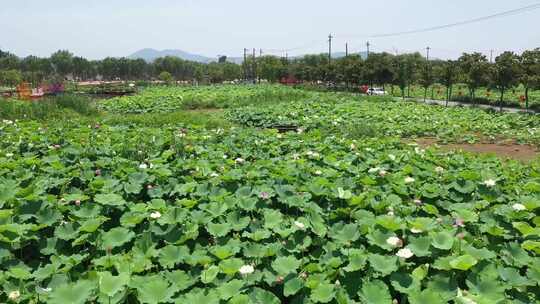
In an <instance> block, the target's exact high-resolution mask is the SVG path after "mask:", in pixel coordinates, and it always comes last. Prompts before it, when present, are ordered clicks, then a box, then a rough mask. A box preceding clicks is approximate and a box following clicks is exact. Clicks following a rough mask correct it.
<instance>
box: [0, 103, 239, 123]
mask: <svg viewBox="0 0 540 304" xmlns="http://www.w3.org/2000/svg"><path fill="white" fill-rule="evenodd" d="M0 119H8V120H37V121H42V122H44V121H47V122H51V123H54V122H55V121H65V120H72V121H77V123H80V124H92V125H94V124H108V125H135V126H145V127H161V126H166V125H177V124H180V125H194V126H200V127H205V128H223V127H228V126H230V125H231V123H229V122H228V121H226V120H225V119H224V118H223V113H222V110H218V109H200V110H182V111H176V112H171V113H160V114H158V113H145V114H113V113H106V112H103V111H99V110H98V109H97V108H96V103H95V100H94V99H92V98H89V97H86V96H78V95H63V96H56V97H49V98H46V99H41V100H37V101H22V100H15V99H9V100H8V99H0Z"/></svg>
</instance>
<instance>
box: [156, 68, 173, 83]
mask: <svg viewBox="0 0 540 304" xmlns="http://www.w3.org/2000/svg"><path fill="white" fill-rule="evenodd" d="M159 80H161V81H164V82H166V83H171V82H172V81H173V76H172V75H171V73H169V72H167V71H163V72H161V73H159Z"/></svg>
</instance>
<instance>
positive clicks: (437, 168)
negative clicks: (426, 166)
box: [435, 167, 444, 174]
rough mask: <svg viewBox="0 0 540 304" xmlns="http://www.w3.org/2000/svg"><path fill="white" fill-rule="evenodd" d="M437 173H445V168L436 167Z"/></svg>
mask: <svg viewBox="0 0 540 304" xmlns="http://www.w3.org/2000/svg"><path fill="white" fill-rule="evenodd" d="M435 172H437V173H438V174H441V173H443V172H444V168H443V167H435Z"/></svg>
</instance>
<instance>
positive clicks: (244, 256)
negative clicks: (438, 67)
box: [0, 87, 540, 304]
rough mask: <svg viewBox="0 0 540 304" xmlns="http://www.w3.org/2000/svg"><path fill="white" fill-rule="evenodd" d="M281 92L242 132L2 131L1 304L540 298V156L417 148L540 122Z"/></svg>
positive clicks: (519, 131) (71, 127) (85, 124)
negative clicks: (528, 158) (417, 140)
mask: <svg viewBox="0 0 540 304" xmlns="http://www.w3.org/2000/svg"><path fill="white" fill-rule="evenodd" d="M171 90H172V89H171ZM174 90H177V88H174ZM191 90H193V91H194V92H197V94H203V95H206V94H208V93H207V92H208V91H213V92H214V90H216V89H215V88H199V89H191ZM197 90H201V91H197ZM218 90H225V89H224V88H220V89H218ZM228 90H231V91H232V92H234V90H235V88H227V93H226V94H232V95H230V96H233V95H234V94H233V93H230V92H228ZM243 90H247V91H255V93H257V90H258V89H257V87H255V88H253V87H250V88H241V89H240V92H243ZM261 90H273V89H272V87H264V88H261ZM277 90H281V93H279V92H278V93H274V94H277V95H279V94H282V95H283V94H285V95H287V96H296V97H294V98H292V97H291V98H289V97H287V98H286V97H283V100H278V101H276V104H272V102H270V99H272V98H275V97H272V98H269V99H268V102H264V104H265V105H264V106H263V105H257V106H255V105H253V106H250V105H249V103H248V102H246V105H247V106H245V107H234V108H232V109H230V110H227V113H226V114H225V117H226V118H227V119H229V120H230V121H231V124H233V125H232V126H228V127H225V128H218V127H215V126H206V127H205V126H195V125H193V124H191V123H188V124H186V123H185V122H183V121H177V122H171V121H167V122H166V123H164V124H163V125H159V126H152V125H151V124H145V123H144V117H147V115H150V114H140V115H141V116H140V118H139V119H141V121H138V122H135V123H130V118H129V117H128V118H126V119H125V120H121V119H117V120H115V123H111V122H112V121H113V119H112V118H111V117H109V116H95V117H90V118H89V117H80V118H75V119H74V118H70V119H69V120H61V119H60V120H54V121H47V122H43V121H32V120H21V121H11V120H3V121H1V122H0V136H1V141H0V173H1V174H0V265H1V267H0V286H1V289H0V290H1V292H0V302H2V303H4V302H6V303H53V304H54V303H62V304H63V303H216V304H218V303H265V304H266V303H339V304H341V303H366V304H391V303H392V304H393V303H402V304H406V303H411V304H427V303H429V304H432V303H433V304H437V303H460V304H471V303H478V304H492V303H523V304H525V303H540V296H539V295H540V287H539V286H538V283H539V282H540V257H539V255H540V216H539V215H538V210H539V208H540V163H538V162H537V161H533V162H531V163H527V164H524V163H520V162H518V161H512V160H501V159H498V158H496V157H494V156H479V155H473V154H466V153H459V152H448V151H446V152H445V151H441V150H438V149H435V148H427V149H422V148H421V147H419V146H417V145H415V144H408V143H404V141H403V138H409V137H415V136H436V137H439V138H440V139H442V140H448V141H453V140H456V139H457V137H458V136H457V134H459V133H462V134H464V133H470V134H472V135H471V138H472V139H473V140H474V139H475V138H479V137H490V136H492V137H512V138H516V139H518V140H520V141H523V142H528V143H533V144H536V138H537V137H536V136H537V135H536V134H537V133H536V132H537V131H536V128H537V125H538V120H537V119H536V118H535V116H525V115H523V116H519V115H515V114H512V115H511V114H495V113H487V112H482V111H479V110H474V109H444V108H440V107H435V106H427V105H419V104H412V103H402V102H390V101H384V100H367V99H362V98H360V97H357V96H353V95H350V96H347V95H338V94H329V95H325V94H324V93H317V94H315V95H311V94H312V93H308V92H303V91H300V92H296V91H295V92H291V91H289V90H293V89H290V88H282V87H276V92H277ZM283 92H285V93H283ZM257 94H258V93H257ZM261 94H262V93H261ZM288 94H293V95H288ZM294 94H298V95H294ZM255 95H256V94H255ZM228 96H229V95H228ZM230 96H229V97H225V96H222V97H221V98H223V99H222V100H223V104H230V105H232V104H233V103H234V102H235V99H234V98H232V99H231V97H230ZM325 96H328V97H327V98H326V97H325ZM125 98H126V99H123V101H122V102H124V101H125V100H131V98H133V97H125ZM148 100H149V103H148V104H149V105H150V106H149V107H148V108H149V109H150V108H152V107H153V106H152V105H151V102H150V100H151V99H148ZM109 102H110V101H107V102H106V104H104V105H103V106H104V107H105V108H107V107H111V108H110V109H111V111H115V110H113V109H114V107H116V106H113V105H108V103H109ZM277 102H279V103H277ZM119 107H120V108H122V107H124V105H122V106H120V105H119ZM175 107H176V106H173V108H175ZM134 108H135V109H136V110H135V111H131V110H129V107H128V108H126V109H128V110H125V109H124V108H122V110H120V112H121V113H135V112H137V111H139V110H140V108H139V106H136V107H134ZM181 108H182V106H181V105H180V106H179V107H178V108H177V109H181ZM171 111H174V110H171ZM150 112H151V111H150ZM157 112H167V111H166V110H164V111H157ZM121 115H123V114H121ZM152 117H153V116H152ZM133 120H135V119H133ZM275 124H291V125H296V126H298V128H299V130H298V132H287V133H278V132H277V131H275V130H273V129H271V128H266V127H267V126H272V125H275ZM365 126H370V128H371V129H369V130H371V131H369V130H368V131H358V130H359V129H360V130H363V129H365V128H364V127H365ZM360 127H362V128H360ZM475 136H476V137H475Z"/></svg>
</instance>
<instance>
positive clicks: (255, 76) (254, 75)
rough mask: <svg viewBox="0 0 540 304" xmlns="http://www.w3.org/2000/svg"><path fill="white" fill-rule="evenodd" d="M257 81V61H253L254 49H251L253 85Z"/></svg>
mask: <svg viewBox="0 0 540 304" xmlns="http://www.w3.org/2000/svg"><path fill="white" fill-rule="evenodd" d="M256 81H257V61H255V48H253V83H255V82H256Z"/></svg>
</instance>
